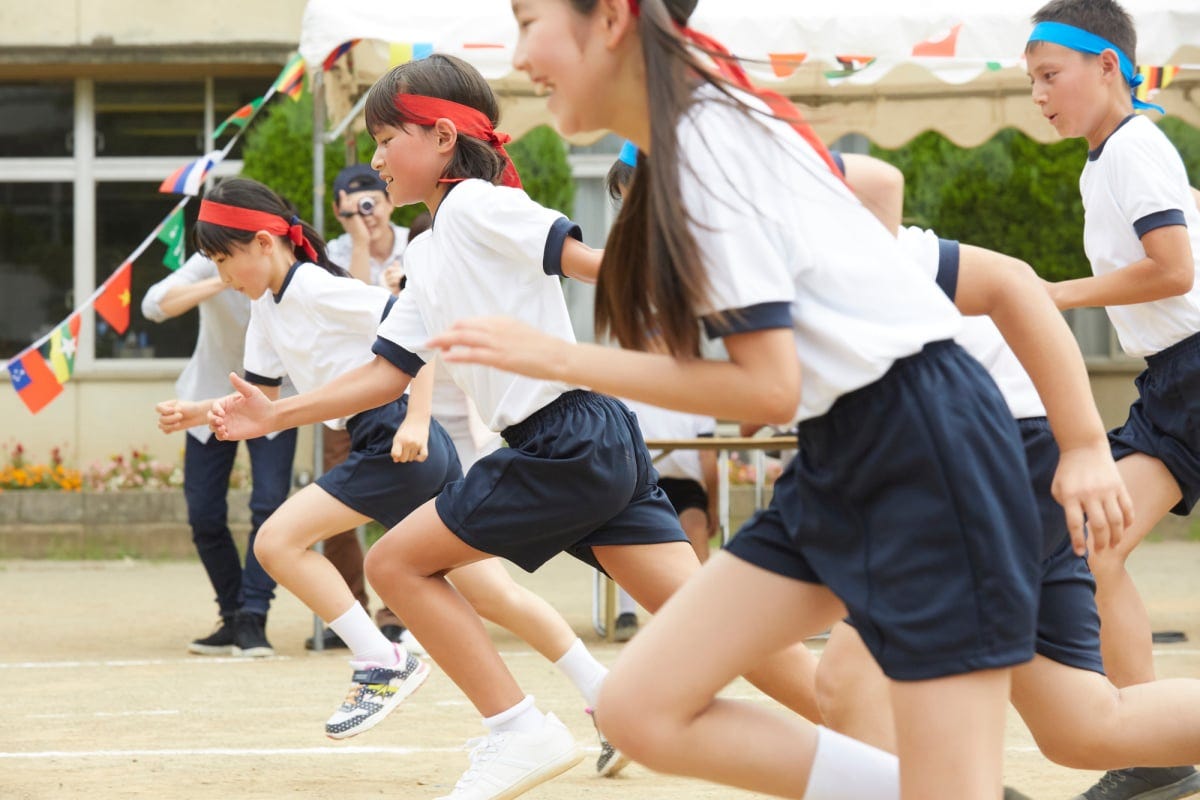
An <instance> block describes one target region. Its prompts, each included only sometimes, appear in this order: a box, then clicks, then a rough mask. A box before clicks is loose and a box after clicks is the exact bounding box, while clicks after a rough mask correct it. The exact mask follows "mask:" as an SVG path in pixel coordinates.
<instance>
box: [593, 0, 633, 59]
mask: <svg viewBox="0 0 1200 800" xmlns="http://www.w3.org/2000/svg"><path fill="white" fill-rule="evenodd" d="M633 2H635V0H600V2H599V3H598V4H597V6H598V7H597V9H596V14H597V15H598V19H599V22H600V24H601V25H602V26H603V29H604V34H605V44H606V45H608V46H609V47H612V46H613V45H615V44H617V43H618V42H620V41H621V39H622V38H624V37H625V36H626V35H628V33H629V31H631V30H636V29H637V17H636V16H635V15H634V13H633V7H632V5H631V4H632V3H633Z"/></svg>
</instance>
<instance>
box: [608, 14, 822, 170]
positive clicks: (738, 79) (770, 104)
mask: <svg viewBox="0 0 1200 800" xmlns="http://www.w3.org/2000/svg"><path fill="white" fill-rule="evenodd" d="M629 9H630V11H632V12H633V15H634V16H635V17H637V16H640V15H641V10H642V9H641V0H629ZM675 27H676V28H677V29H678V30H679V32H680V33H681V34H683V36H684V38H685V39H687V40H688V41H690V42H692V44H694V45H696V46H697V47H699V48H700V49H701V50H703V51H704V52H705V53H707V54H708V55H709V57H711V58H712V60H713V62H714V63H715V64H716V66H717V71H718V72H719V73H721V77H722V78H724V79H725V80H727V81H729V82H730V83H732V84H733V85H734V86H736V87H738V88H739V89H741V90H742V91H744V92H748V93H749V94H752V95H754V96H755V97H757V98H758V99H759V100H762V101H763V102H764V103H766V104H767V108H769V109H770V110H771V114H772V115H773V116H775V117H776V118H777V119H779V120H782V121H783V122H786V123H787V124H789V125H791V126H792V128H793V129H795V131H796V133H798V134H800V135H801V136H802V137H803V138H804V141H806V142H808V144H809V146H810V147H812V149H813V150H815V151H817V155H818V156H820V157H821V160H822V161H824V162H825V166H827V167H829V171H830V172H832V173H833V174H834V175H836V176H838V178H839V179H841V181H842V182H843V183H845V182H846V177H845V176H844V175H843V174H842V171H841V170H840V169H838V166H837V162H835V161H834V160H833V156H832V155H830V153H829V148H827V147H826V146H825V143H824V142H822V141H821V139H820V137H818V136H817V134H816V132H815V131H814V130H813V129H812V128H811V127H809V124H808V123H807V122H805V121H804V116H803V115H802V114H801V113H800V109H798V108H796V106H795V105H793V104H792V101H790V100H788V99H787V98H786V97H784V96H783V95H781V94H780V93H779V92H773V91H771V90H770V89H763V88H760V87H758V86H755V85H754V84H753V83H752V82H751V81H750V76H749V75H747V74H746V70H744V69H742V65H741V63H740V62H739V61H738V59H737V57H736V56H735V55H733V53H730V52H729V50H727V49H726V48H725V45H723V44H721V43H720V42H718V41H717V40H716V39H713V38H712V37H711V36H708V35H706V34H703V33H701V32H700V31H698V30H695V29H694V28H689V27H687V26H686V25H676V26H675Z"/></svg>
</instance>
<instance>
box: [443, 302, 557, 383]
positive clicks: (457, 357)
mask: <svg viewBox="0 0 1200 800" xmlns="http://www.w3.org/2000/svg"><path fill="white" fill-rule="evenodd" d="M429 346H430V347H433V348H437V349H439V350H441V351H442V358H443V360H445V361H446V362H448V363H449V362H458V363H469V364H483V365H484V366H488V367H495V368H496V369H502V370H505V371H507V372H515V373H517V374H518V375H527V376H529V377H530V378H541V379H543V380H561V379H562V378H561V371H562V368H563V366H564V362H565V360H566V358H567V355H568V353H569V348H570V347H571V344H570V342H566V341H563V340H562V339H559V338H557V337H554V336H551V335H550V334H548V333H543V332H542V331H539V330H538V329H537V328H534V327H532V326H530V325H526V324H525V323H523V322H519V321H517V320H515V319H512V318H511V317H475V318H473V319H464V320H459V321H458V322H456V323H454V325H452V326H451V327H450V328H448V329H447V330H445V331H443V332H442V333H440V334H438V335H437V336H435V337H433V338H432V339H430V340H429Z"/></svg>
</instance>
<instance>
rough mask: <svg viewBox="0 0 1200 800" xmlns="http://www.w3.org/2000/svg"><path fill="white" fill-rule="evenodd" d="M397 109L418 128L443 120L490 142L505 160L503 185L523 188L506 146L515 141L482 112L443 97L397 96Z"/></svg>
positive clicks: (446, 181) (455, 181)
mask: <svg viewBox="0 0 1200 800" xmlns="http://www.w3.org/2000/svg"><path fill="white" fill-rule="evenodd" d="M396 108H398V109H399V110H400V113H401V114H402V115H403V116H404V117H405V118H406V119H408V120H410V121H412V122H414V123H416V124H417V125H433V124H435V123H436V122H437V121H438V120H439V119H448V120H450V121H451V122H453V123H454V127H455V128H457V129H458V132H459V133H461V134H465V135H467V136H470V137H472V138H474V139H480V140H481V141H484V142H487V143H488V144H489V145H491V146H492V147H493V148H495V149H496V152H498V153H499V154H500V155H501V156H503V157H504V174H503V175H502V176H501V178H500V182H501V183H503V184H504V185H505V186H511V187H513V188H514V189H520V188H523V187H522V186H521V176H520V175H518V174H517V168H516V167H515V166H513V162H512V159H511V158H509V155H508V151H507V150H505V149H504V145H506V144H508V143H509V142H510V141H512V137H511V136H509V135H508V134H507V133H499V132H498V131H497V130H496V129H495V128H493V127H492V121H491V120H490V119H488V118H487V115H486V114H484V113H483V112H482V111H480V110H479V109H477V108H471V107H470V106H464V105H463V104H462V103H455V102H454V101H453V100H443V99H442V98H440V97H426V96H425V95H421V94H403V93H402V94H398V95H396ZM463 180H466V179H465V178H442V179H441V183H458V182H460V181H463Z"/></svg>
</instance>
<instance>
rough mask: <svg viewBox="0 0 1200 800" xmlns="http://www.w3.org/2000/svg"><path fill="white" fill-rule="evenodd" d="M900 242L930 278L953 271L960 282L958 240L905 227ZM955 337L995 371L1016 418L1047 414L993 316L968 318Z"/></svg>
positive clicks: (991, 370) (902, 229)
mask: <svg viewBox="0 0 1200 800" xmlns="http://www.w3.org/2000/svg"><path fill="white" fill-rule="evenodd" d="M897 241H898V242H899V243H900V246H901V248H903V249H904V250H905V252H907V253H908V254H909V255H911V256H912V257H913V258H914V259H915V260H916V262H917V263H918V264H919V265H921V267H922V268H923V269H924V270H925V272H926V274H928V275H929V277H930V278H933V279H934V280H937V281H938V282H939V285H940V284H941V283H942V280H941V279H942V278H943V277H944V276H945V275H946V274H947V272H949V271H952V272H953V275H952V280H954V281H955V283H957V272H958V243H957V242H944V241H943V240H941V239H939V238H938V236H937V234H936V233H934V232H933V231H927V230H923V229H921V228H916V227H911V228H904V227H902V228H901V229H900V231H899V233H898V234H897ZM951 262H952V263H951ZM942 288H943V289H945V288H946V287H945V286H943V287H942ZM954 340H955V341H956V342H958V343H959V344H960V345H962V348H963V349H964V350H966V351H967V352H968V353H970V354H971V355H973V356H974V357H975V358H976V360H978V361H979V363H981V364H983V366H984V367H985V368H986V369H987V371H988V373H990V374H991V376H992V379H993V380H994V381H996V385H997V386H999V387H1000V393H1001V394H1003V395H1004V401H1005V402H1006V403H1008V409H1009V411H1011V412H1012V415H1013V416H1014V417H1016V418H1017V419H1025V418H1027V417H1044V416H1046V407H1045V406H1044V405H1042V399H1041V397H1039V396H1038V393H1037V389H1036V388H1034V385H1033V381H1032V380H1030V379H1029V373H1027V372H1026V371H1025V368H1024V367H1022V366H1021V362H1020V361H1018V360H1017V355H1016V353H1014V352H1013V351H1012V349H1011V348H1010V347H1009V346H1008V343H1007V342H1005V341H1004V337H1003V336H1002V335H1001V334H1000V329H999V328H997V327H996V323H994V322H992V320H991V317H986V316H978V317H965V318H964V319H963V327H962V331H961V332H960V333H959V334H958V336H955V337H954Z"/></svg>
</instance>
